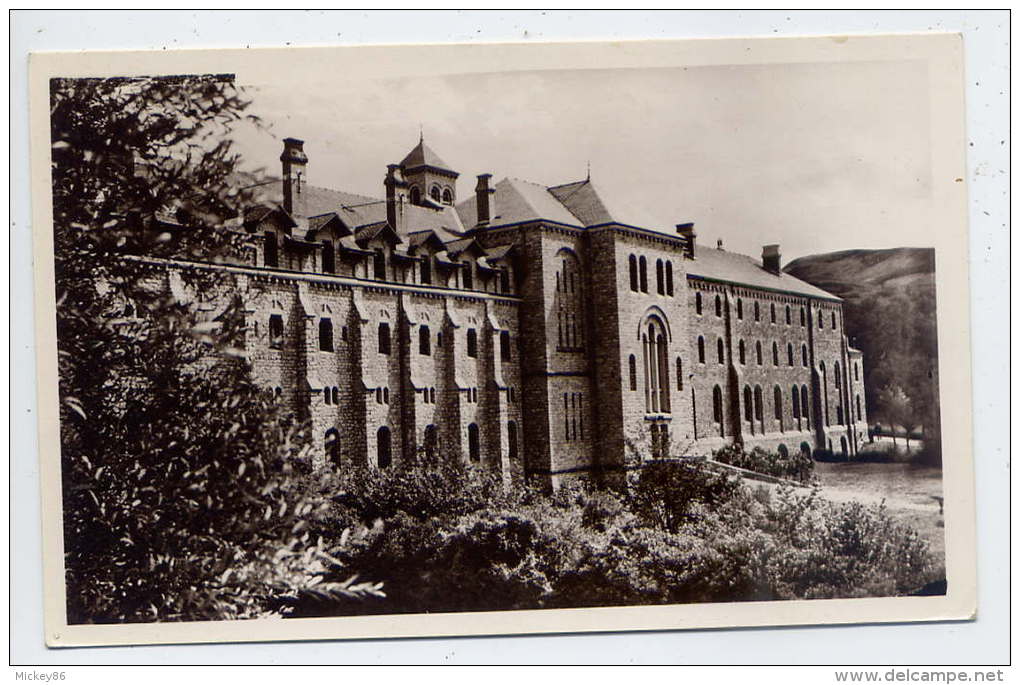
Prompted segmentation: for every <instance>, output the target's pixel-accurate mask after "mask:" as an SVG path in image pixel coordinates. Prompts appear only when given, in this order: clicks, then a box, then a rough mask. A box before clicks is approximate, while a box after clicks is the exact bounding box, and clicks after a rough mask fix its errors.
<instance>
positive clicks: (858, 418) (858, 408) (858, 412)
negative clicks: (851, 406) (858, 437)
mask: <svg viewBox="0 0 1020 685" xmlns="http://www.w3.org/2000/svg"><path fill="white" fill-rule="evenodd" d="M854 399H855V400H856V402H855V404H856V405H857V416H856V420H857V421H860V420H861V417H862V416H864V415H863V414H862V413H861V396H860V395H857V396H856V397H855V398H854Z"/></svg>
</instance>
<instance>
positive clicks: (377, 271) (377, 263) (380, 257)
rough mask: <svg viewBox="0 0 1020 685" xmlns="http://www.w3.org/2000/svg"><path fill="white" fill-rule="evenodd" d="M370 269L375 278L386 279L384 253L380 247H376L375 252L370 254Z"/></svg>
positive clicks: (378, 279)
mask: <svg viewBox="0 0 1020 685" xmlns="http://www.w3.org/2000/svg"><path fill="white" fill-rule="evenodd" d="M372 270H373V273H374V275H375V280H377V281H385V280H386V253H385V252H383V250H382V248H381V247H380V248H376V250H375V253H374V254H373V255H372Z"/></svg>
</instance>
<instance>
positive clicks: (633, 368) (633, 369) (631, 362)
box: [627, 355, 637, 391]
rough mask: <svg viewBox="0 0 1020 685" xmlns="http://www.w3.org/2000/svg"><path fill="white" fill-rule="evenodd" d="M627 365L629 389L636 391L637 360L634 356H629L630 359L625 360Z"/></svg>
mask: <svg viewBox="0 0 1020 685" xmlns="http://www.w3.org/2000/svg"><path fill="white" fill-rule="evenodd" d="M627 365H628V367H629V369H628V370H629V371H630V389H631V390H632V391H633V390H637V359H636V358H635V357H634V355H630V358H629V359H628V360H627Z"/></svg>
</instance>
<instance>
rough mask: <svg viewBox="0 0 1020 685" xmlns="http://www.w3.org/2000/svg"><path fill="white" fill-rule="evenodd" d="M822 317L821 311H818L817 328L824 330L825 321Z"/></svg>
mask: <svg viewBox="0 0 1020 685" xmlns="http://www.w3.org/2000/svg"><path fill="white" fill-rule="evenodd" d="M822 316H823V314H822V310H821V309H819V310H818V327H819V328H825V319H823V318H822Z"/></svg>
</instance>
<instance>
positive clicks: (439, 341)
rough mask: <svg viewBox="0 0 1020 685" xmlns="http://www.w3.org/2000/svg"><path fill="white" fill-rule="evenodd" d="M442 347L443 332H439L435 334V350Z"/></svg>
mask: <svg viewBox="0 0 1020 685" xmlns="http://www.w3.org/2000/svg"><path fill="white" fill-rule="evenodd" d="M442 346H443V332H442V331H439V332H438V333H436V349H439V348H440V347H442Z"/></svg>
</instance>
